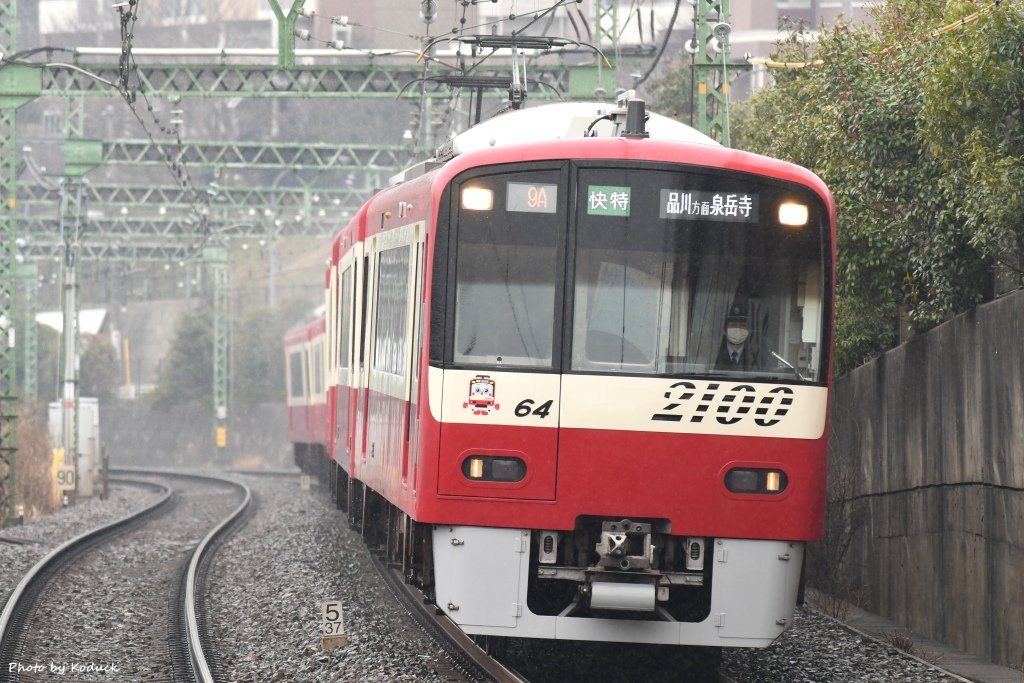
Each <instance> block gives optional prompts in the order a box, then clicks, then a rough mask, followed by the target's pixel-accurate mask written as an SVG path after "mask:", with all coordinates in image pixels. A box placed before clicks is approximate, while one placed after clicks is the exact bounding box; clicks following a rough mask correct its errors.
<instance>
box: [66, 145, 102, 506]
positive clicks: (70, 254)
mask: <svg viewBox="0 0 1024 683" xmlns="http://www.w3.org/2000/svg"><path fill="white" fill-rule="evenodd" d="M102 159H103V145H102V143H100V141H98V140H82V139H65V141H64V177H63V178H61V181H60V233H61V238H62V239H63V241H64V263H63V273H62V281H63V300H62V302H61V306H62V310H63V313H64V325H63V330H62V332H61V336H62V339H61V341H62V344H61V348H62V368H63V372H62V378H63V379H62V383H61V416H62V427H63V431H62V436H63V439H62V441H63V446H64V466H65V467H74V468H75V478H74V482H75V489H76V492H77V491H79V490H81V491H84V492H86V495H91V494H90V493H89V492H90V491H92V482H91V481H85V482H83V481H82V479H81V476H80V475H81V473H80V472H79V469H78V455H79V453H78V408H79V387H78V373H79V369H80V368H79V363H80V358H79V352H78V336H79V335H78V312H79V310H80V305H79V289H78V268H79V252H80V251H81V243H82V220H83V219H84V218H85V216H86V215H87V212H86V208H85V204H86V201H87V194H86V190H85V185H86V184H85V181H84V180H83V179H82V176H83V175H85V174H86V173H87V172H89V171H90V170H92V169H93V168H95V167H96V166H98V165H99V164H100V162H101V161H102ZM91 469H92V468H91V467H90V468H89V470H90V471H89V472H87V473H86V476H87V477H89V476H92V475H91Z"/></svg>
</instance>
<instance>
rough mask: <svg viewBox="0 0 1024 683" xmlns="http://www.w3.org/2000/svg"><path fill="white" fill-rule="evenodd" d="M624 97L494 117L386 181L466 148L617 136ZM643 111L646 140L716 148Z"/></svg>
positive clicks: (711, 141)
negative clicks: (612, 101) (617, 100)
mask: <svg viewBox="0 0 1024 683" xmlns="http://www.w3.org/2000/svg"><path fill="white" fill-rule="evenodd" d="M628 95H629V93H627V96H628ZM626 101H627V99H626V98H623V99H621V100H620V101H619V102H618V103H610V102H557V103H554V104H545V105H541V106H538V107H530V108H527V109H517V110H514V111H510V112H508V113H505V114H501V115H499V116H495V117H494V118H492V119H488V120H487V121H483V122H481V123H478V124H476V125H475V126H473V127H472V128H470V129H469V130H466V131H463V132H462V133H459V134H458V135H456V136H454V137H453V138H452V139H450V140H448V141H447V142H445V143H444V144H443V145H441V146H440V147H439V148H438V149H437V152H436V153H435V155H434V157H433V158H431V159H428V160H427V161H425V162H422V163H420V164H418V165H416V166H413V167H411V168H408V169H405V170H404V171H402V172H401V173H399V174H397V175H395V176H393V177H392V178H391V184H392V185H396V184H398V183H401V182H404V181H406V180H410V179H412V178H414V177H416V176H418V175H421V174H423V173H425V172H427V171H430V170H433V169H434V168H437V167H438V166H439V165H440V164H442V163H443V162H445V161H448V160H450V159H454V158H455V157H457V156H459V155H461V154H466V153H468V152H475V151H480V150H486V149H494V148H499V147H506V146H510V145H521V144H528V143H531V142H549V141H553V140H572V139H582V138H585V137H599V138H609V137H617V136H618V135H619V134H620V133H619V129H620V128H621V127H622V124H623V122H624V119H625V112H626V109H625V103H626ZM647 114H648V118H647V123H646V133H647V136H649V138H650V139H652V140H669V141H674V142H687V143H692V144H699V145H711V146H714V147H721V145H720V144H719V143H718V142H717V141H715V140H714V139H712V138H710V137H708V136H707V135H704V134H703V133H701V132H700V131H698V130H697V129H695V128H692V127H691V126H688V125H686V124H685V123H681V122H679V121H676V120H675V119H670V118H669V117H667V116H662V115H661V114H655V113H653V112H648V113H647Z"/></svg>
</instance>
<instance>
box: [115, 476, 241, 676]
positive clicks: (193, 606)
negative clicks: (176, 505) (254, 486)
mask: <svg viewBox="0 0 1024 683" xmlns="http://www.w3.org/2000/svg"><path fill="white" fill-rule="evenodd" d="M111 471H112V472H123V473H132V474H147V475H151V476H168V477H180V478H186V479H188V478H191V479H202V480H206V481H216V482H219V483H222V484H230V485H231V486H234V487H235V488H237V489H240V490H241V491H242V493H243V494H244V497H243V500H242V502H241V503H240V504H239V505H238V507H236V508H235V509H234V510H233V511H232V512H231V514H229V515H228V516H227V517H225V518H224V519H223V520H221V522H220V524H218V525H217V526H216V527H214V528H213V529H212V530H211V531H210V532H209V533H208V534H206V536H205V537H204V538H203V540H202V541H200V542H199V545H198V546H196V549H195V550H194V551H193V552H192V558H191V559H190V560H189V565H188V571H187V573H186V576H185V597H184V602H185V638H186V641H187V647H188V657H189V663H190V665H191V668H192V675H193V676H194V677H195V680H196V681H197V682H199V683H215V681H216V679H215V678H214V674H213V671H212V669H211V665H210V659H211V656H210V655H209V654H208V653H207V652H206V649H205V647H204V645H205V643H206V641H207V640H208V639H209V638H208V634H207V633H206V628H205V626H206V625H205V624H201V623H200V618H199V613H200V610H199V601H200V593H199V587H200V585H201V583H202V580H201V577H200V571H201V565H202V564H203V562H204V560H207V559H208V558H209V557H212V554H213V552H214V551H215V550H216V543H218V542H219V541H221V540H223V538H224V536H225V534H227V533H228V532H229V531H230V530H231V529H232V528H233V527H234V525H235V523H236V522H237V521H238V520H239V518H240V517H241V515H242V514H243V513H244V512H245V511H246V510H247V509H248V508H249V504H250V503H251V502H252V490H251V489H250V488H249V487H248V486H246V485H245V484H244V483H242V482H239V481H235V480H233V479H228V478H226V477H221V476H217V475H213V474H198V473H195V472H181V471H175V470H160V469H146V468H142V469H139V468H131V469H121V468H118V469H115V470H111Z"/></svg>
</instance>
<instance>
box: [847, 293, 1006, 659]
mask: <svg viewBox="0 0 1024 683" xmlns="http://www.w3.org/2000/svg"><path fill="white" fill-rule="evenodd" d="M832 431H833V433H832V439H831V442H832V444H833V445H832V452H831V458H832V461H833V464H832V467H831V468H830V469H831V473H832V476H836V475H837V474H839V475H840V476H841V473H842V472H846V474H847V476H848V479H849V488H850V489H851V490H852V497H851V500H850V502H849V505H848V507H847V509H848V510H849V509H852V508H853V507H860V508H862V509H863V508H866V509H867V511H868V514H867V515H866V521H865V522H864V524H863V526H861V527H859V528H858V529H855V530H854V533H853V544H852V545H851V548H850V551H849V553H848V555H847V557H846V559H845V561H844V567H843V570H844V572H845V575H846V576H847V577H848V578H852V579H853V580H854V581H855V582H857V583H859V585H860V586H861V588H862V589H863V595H864V597H865V598H866V601H867V604H866V605H865V607H866V608H867V609H869V610H871V611H874V612H877V613H879V614H882V615H883V616H886V617H888V618H890V619H892V620H894V621H896V622H898V623H901V624H903V625H905V626H907V627H909V628H911V629H913V630H915V631H917V632H919V633H922V634H924V635H926V636H928V637H931V638H934V639H936V640H940V641H943V642H946V643H949V644H952V645H956V646H957V647H959V648H961V649H964V650H967V651H969V652H972V653H974V654H976V655H978V656H980V657H982V658H984V659H987V660H989V661H993V662H996V663H999V664H1003V665H1006V666H1019V665H1020V664H1021V663H1022V662H1024V607H1022V606H1024V291H1019V290H1018V291H1017V292H1014V293H1012V294H1010V295H1007V296H1005V297H1003V298H1001V299H999V300H997V301H994V302H992V303H989V304H986V305H984V306H981V307H979V308H977V309H975V310H974V311H971V312H970V313H966V314H964V315H961V316H959V317H957V318H955V319H953V320H951V321H949V322H947V323H945V324H943V325H941V326H939V327H938V328H936V329H934V330H932V331H930V332H928V333H927V334H923V335H920V336H918V337H915V338H913V339H912V340H910V341H909V342H907V343H906V344H904V345H902V346H900V347H899V348H897V349H894V350H892V351H890V352H889V353H887V354H885V355H884V356H882V357H880V358H878V359H876V360H875V361H873V362H871V363H868V364H867V365H864V366H862V367H860V368H858V369H856V370H854V371H853V372H851V373H850V374H849V375H846V376H844V377H842V378H840V379H839V380H838V381H837V382H836V387H835V395H834V400H833V410H832Z"/></svg>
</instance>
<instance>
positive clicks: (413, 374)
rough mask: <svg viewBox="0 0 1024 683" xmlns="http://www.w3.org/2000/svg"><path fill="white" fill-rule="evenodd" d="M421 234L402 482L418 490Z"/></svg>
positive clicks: (415, 269)
mask: <svg viewBox="0 0 1024 683" xmlns="http://www.w3.org/2000/svg"><path fill="white" fill-rule="evenodd" d="M423 232H424V231H422V230H421V231H420V234H419V235H417V239H416V243H415V245H414V247H415V251H414V254H413V283H414V285H413V288H414V290H415V291H414V294H413V299H412V301H413V320H412V330H413V337H412V344H410V354H409V355H410V358H409V360H410V364H411V370H410V376H409V394H408V403H407V407H406V423H408V425H409V426H408V429H407V431H406V439H405V448H404V454H403V456H402V483H403V484H405V485H409V484H410V482H411V484H412V487H413V488H414V489H415V486H416V464H417V463H418V461H419V441H420V412H419V389H420V371H421V367H420V366H421V357H422V353H423V337H424V333H425V331H426V328H425V323H424V317H425V315H426V297H425V295H424V294H425V293H424V287H423V284H424V272H423V265H424V259H425V258H426V257H425V254H426V248H427V245H426V236H425V235H424V234H422V233H423Z"/></svg>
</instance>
